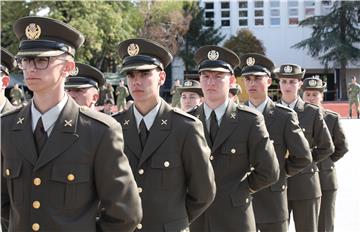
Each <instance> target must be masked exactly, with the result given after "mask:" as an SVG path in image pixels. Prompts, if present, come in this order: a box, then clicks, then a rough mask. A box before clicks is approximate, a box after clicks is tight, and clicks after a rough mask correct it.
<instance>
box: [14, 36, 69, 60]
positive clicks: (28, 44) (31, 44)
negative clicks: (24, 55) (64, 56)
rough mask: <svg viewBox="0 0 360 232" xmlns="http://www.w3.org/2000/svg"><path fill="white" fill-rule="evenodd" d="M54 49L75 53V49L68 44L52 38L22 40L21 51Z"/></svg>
mask: <svg viewBox="0 0 360 232" xmlns="http://www.w3.org/2000/svg"><path fill="white" fill-rule="evenodd" d="M36 48H38V49H54V50H59V51H63V52H66V53H69V54H70V55H72V56H74V55H75V49H74V48H73V47H71V46H69V45H67V44H64V43H61V42H56V41H51V40H23V41H21V42H20V45H19V51H22V50H29V49H36Z"/></svg>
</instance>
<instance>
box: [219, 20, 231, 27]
mask: <svg viewBox="0 0 360 232" xmlns="http://www.w3.org/2000/svg"><path fill="white" fill-rule="evenodd" d="M221 26H224V27H228V26H230V20H221Z"/></svg>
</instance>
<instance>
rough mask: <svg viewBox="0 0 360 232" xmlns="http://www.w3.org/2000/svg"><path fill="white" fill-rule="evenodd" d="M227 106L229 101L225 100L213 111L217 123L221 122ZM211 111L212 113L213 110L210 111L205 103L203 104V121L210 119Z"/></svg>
mask: <svg viewBox="0 0 360 232" xmlns="http://www.w3.org/2000/svg"><path fill="white" fill-rule="evenodd" d="M228 104H229V99H227V100H226V101H225V102H224V103H223V104H221V105H220V106H218V107H217V108H216V109H214V110H215V114H216V119H217V121H218V123H220V122H221V119H222V117H223V116H224V114H225V111H226V108H227V106H228ZM212 111H213V109H211V108H210V107H209V106H208V105H207V104H206V103H204V114H205V120H209V119H210V115H211V112H212Z"/></svg>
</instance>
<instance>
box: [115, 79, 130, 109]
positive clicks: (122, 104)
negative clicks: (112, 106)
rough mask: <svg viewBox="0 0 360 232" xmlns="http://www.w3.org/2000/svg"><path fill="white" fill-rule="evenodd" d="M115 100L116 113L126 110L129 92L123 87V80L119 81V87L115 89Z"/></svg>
mask: <svg viewBox="0 0 360 232" xmlns="http://www.w3.org/2000/svg"><path fill="white" fill-rule="evenodd" d="M115 95H116V96H117V98H116V106H117V109H118V111H122V110H125V108H126V98H127V97H128V96H129V90H128V89H127V87H126V86H125V85H124V80H123V79H120V81H119V86H118V87H116V90H115Z"/></svg>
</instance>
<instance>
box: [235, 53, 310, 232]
mask: <svg viewBox="0 0 360 232" xmlns="http://www.w3.org/2000/svg"><path fill="white" fill-rule="evenodd" d="M240 59H241V60H242V61H243V62H242V64H241V65H240V68H241V76H242V77H244V83H245V87H246V90H247V93H248V94H249V101H248V102H246V103H245V105H247V106H249V107H250V108H253V109H255V110H257V111H259V112H260V113H262V114H263V115H264V118H265V124H266V129H267V131H268V132H269V134H270V139H271V140H272V142H273V145H274V147H275V151H276V155H277V159H278V162H279V167H280V178H279V181H278V182H276V183H275V184H273V185H271V186H270V187H268V188H265V189H263V190H260V191H258V192H256V193H254V194H253V197H254V199H253V206H254V213H255V221H256V228H257V230H260V231H267V232H272V231H277V232H286V231H288V219H289V213H288V205H287V178H288V177H290V176H293V175H295V174H297V173H299V172H300V171H301V170H303V169H304V168H305V167H307V166H308V165H309V164H310V163H311V161H312V157H311V151H310V147H309V143H308V142H307V140H306V138H305V136H304V133H303V132H302V130H301V128H300V126H299V121H298V119H297V115H296V113H295V112H294V111H293V110H291V109H289V108H288V107H285V106H283V105H281V104H277V103H274V102H273V101H272V100H271V99H270V98H269V96H268V88H269V86H270V85H271V82H272V79H271V72H272V71H273V70H274V68H275V66H274V63H273V62H272V61H271V60H270V59H269V58H267V57H265V56H263V55H260V54H256V53H248V54H244V55H243V56H241V57H240Z"/></svg>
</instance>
